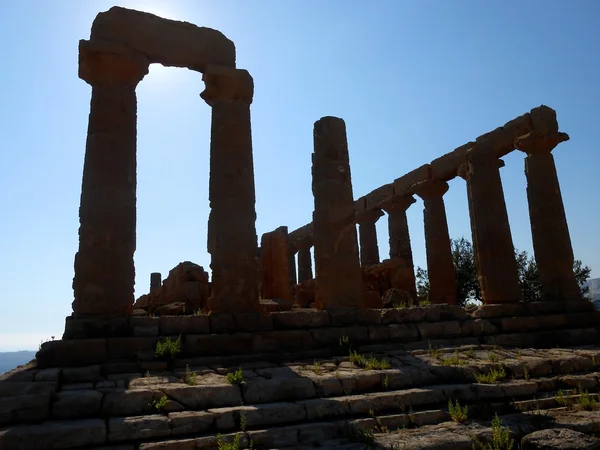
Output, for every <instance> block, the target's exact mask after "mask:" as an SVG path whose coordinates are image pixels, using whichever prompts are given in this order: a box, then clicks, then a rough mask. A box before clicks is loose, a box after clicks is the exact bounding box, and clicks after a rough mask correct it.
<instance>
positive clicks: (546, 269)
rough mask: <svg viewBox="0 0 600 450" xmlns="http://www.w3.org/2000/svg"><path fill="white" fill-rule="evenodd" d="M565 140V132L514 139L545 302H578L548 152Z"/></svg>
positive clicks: (557, 186) (570, 251) (557, 187)
mask: <svg viewBox="0 0 600 450" xmlns="http://www.w3.org/2000/svg"><path fill="white" fill-rule="evenodd" d="M568 139H569V136H568V135H567V134H565V133H558V132H555V133H552V134H549V135H536V134H534V133H530V134H528V135H526V136H522V137H521V138H519V139H517V141H516V143H515V146H516V147H517V148H518V149H519V150H521V151H523V152H525V153H526V154H527V157H526V158H525V175H526V176H527V200H528V203H529V220H530V222H531V234H532V240H533V252H534V255H535V261H536V263H537V267H538V270H539V273H540V282H541V284H542V296H543V300H545V301H570V300H581V289H580V288H579V285H578V283H577V280H576V279H575V274H574V272H573V262H574V256H573V247H572V245H571V236H570V235H569V226H568V224H567V217H566V215H565V208H564V205H563V201H562V195H561V192H560V184H559V182H558V175H557V173H556V165H555V164H554V157H553V156H552V153H551V152H552V150H553V149H554V148H555V147H556V146H557V145H558V144H559V143H560V142H564V141H566V140H568Z"/></svg>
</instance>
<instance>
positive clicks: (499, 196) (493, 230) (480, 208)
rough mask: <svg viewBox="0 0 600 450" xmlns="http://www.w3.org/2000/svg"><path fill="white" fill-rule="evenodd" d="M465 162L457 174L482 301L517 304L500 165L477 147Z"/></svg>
mask: <svg viewBox="0 0 600 450" xmlns="http://www.w3.org/2000/svg"><path fill="white" fill-rule="evenodd" d="M466 159H467V165H466V168H463V169H462V170H461V172H462V173H463V174H464V176H465V177H466V180H467V191H468V199H469V211H470V213H471V214H472V217H471V227H472V228H473V244H474V245H473V247H474V250H475V262H476V265H477V271H478V278H479V284H480V286H481V295H482V297H483V302H484V303H486V304H495V303H515V302H519V301H520V300H521V287H520V285H519V277H518V272H517V262H516V260H515V249H514V246H513V242H512V235H511V232H510V225H509V223H508V213H507V211H506V203H505V201H504V191H503V189H502V180H501V179H500V167H501V166H502V165H503V164H504V163H503V162H502V161H500V160H498V158H496V156H495V155H494V154H493V153H492V152H490V151H489V149H486V148H478V147H474V148H472V149H471V150H469V151H468V152H467V154H466Z"/></svg>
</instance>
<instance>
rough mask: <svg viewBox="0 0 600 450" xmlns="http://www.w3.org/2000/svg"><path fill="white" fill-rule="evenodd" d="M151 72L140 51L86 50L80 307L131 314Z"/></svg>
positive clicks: (81, 312) (84, 46) (82, 60)
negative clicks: (143, 113) (140, 104)
mask: <svg viewBox="0 0 600 450" xmlns="http://www.w3.org/2000/svg"><path fill="white" fill-rule="evenodd" d="M147 73H148V61H147V60H146V59H145V58H143V57H139V56H137V57H136V56H135V55H125V54H119V53H118V52H115V53H107V52H105V51H101V50H96V49H94V46H93V44H92V43H90V42H89V41H81V42H80V47H79V77H80V78H82V79H83V80H85V81H86V82H87V83H88V84H90V85H91V86H92V100H91V105H90V116H89V122H88V135H87V142H86V148H85V161H84V166H83V181H82V187H81V203H80V207H79V223H80V226H79V249H78V251H77V254H76V255H75V276H74V278H73V291H74V297H75V299H74V301H73V312H74V314H75V315H76V316H86V315H95V316H114V315H128V314H131V312H132V308H133V301H134V297H133V290H134V282H135V267H134V263H133V254H134V252H135V244H136V242H135V240H136V239H135V238H136V234H135V228H136V141H137V130H136V123H137V99H136V94H135V88H136V86H137V84H138V83H139V82H140V81H141V80H142V78H143V77H144V76H145V75H146V74H147Z"/></svg>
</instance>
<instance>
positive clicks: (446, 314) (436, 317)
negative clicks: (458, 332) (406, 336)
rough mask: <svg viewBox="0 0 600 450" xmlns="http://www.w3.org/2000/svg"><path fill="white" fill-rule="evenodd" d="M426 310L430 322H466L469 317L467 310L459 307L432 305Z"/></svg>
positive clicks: (426, 318) (426, 316)
mask: <svg viewBox="0 0 600 450" xmlns="http://www.w3.org/2000/svg"><path fill="white" fill-rule="evenodd" d="M424 309H425V320H427V321H428V322H440V321H447V320H465V319H466V318H467V317H468V315H467V312H466V311H465V309H464V308H461V307H460V306H457V305H430V306H428V307H426V308H424Z"/></svg>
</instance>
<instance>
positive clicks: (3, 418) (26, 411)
mask: <svg viewBox="0 0 600 450" xmlns="http://www.w3.org/2000/svg"><path fill="white" fill-rule="evenodd" d="M51 399H52V394H51V392H45V393H42V392H40V393H35V394H25V395H14V396H2V397H0V425H5V424H9V423H15V422H17V423H18V422H33V421H39V420H44V419H46V418H47V417H48V415H49V411H50V402H51Z"/></svg>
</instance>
